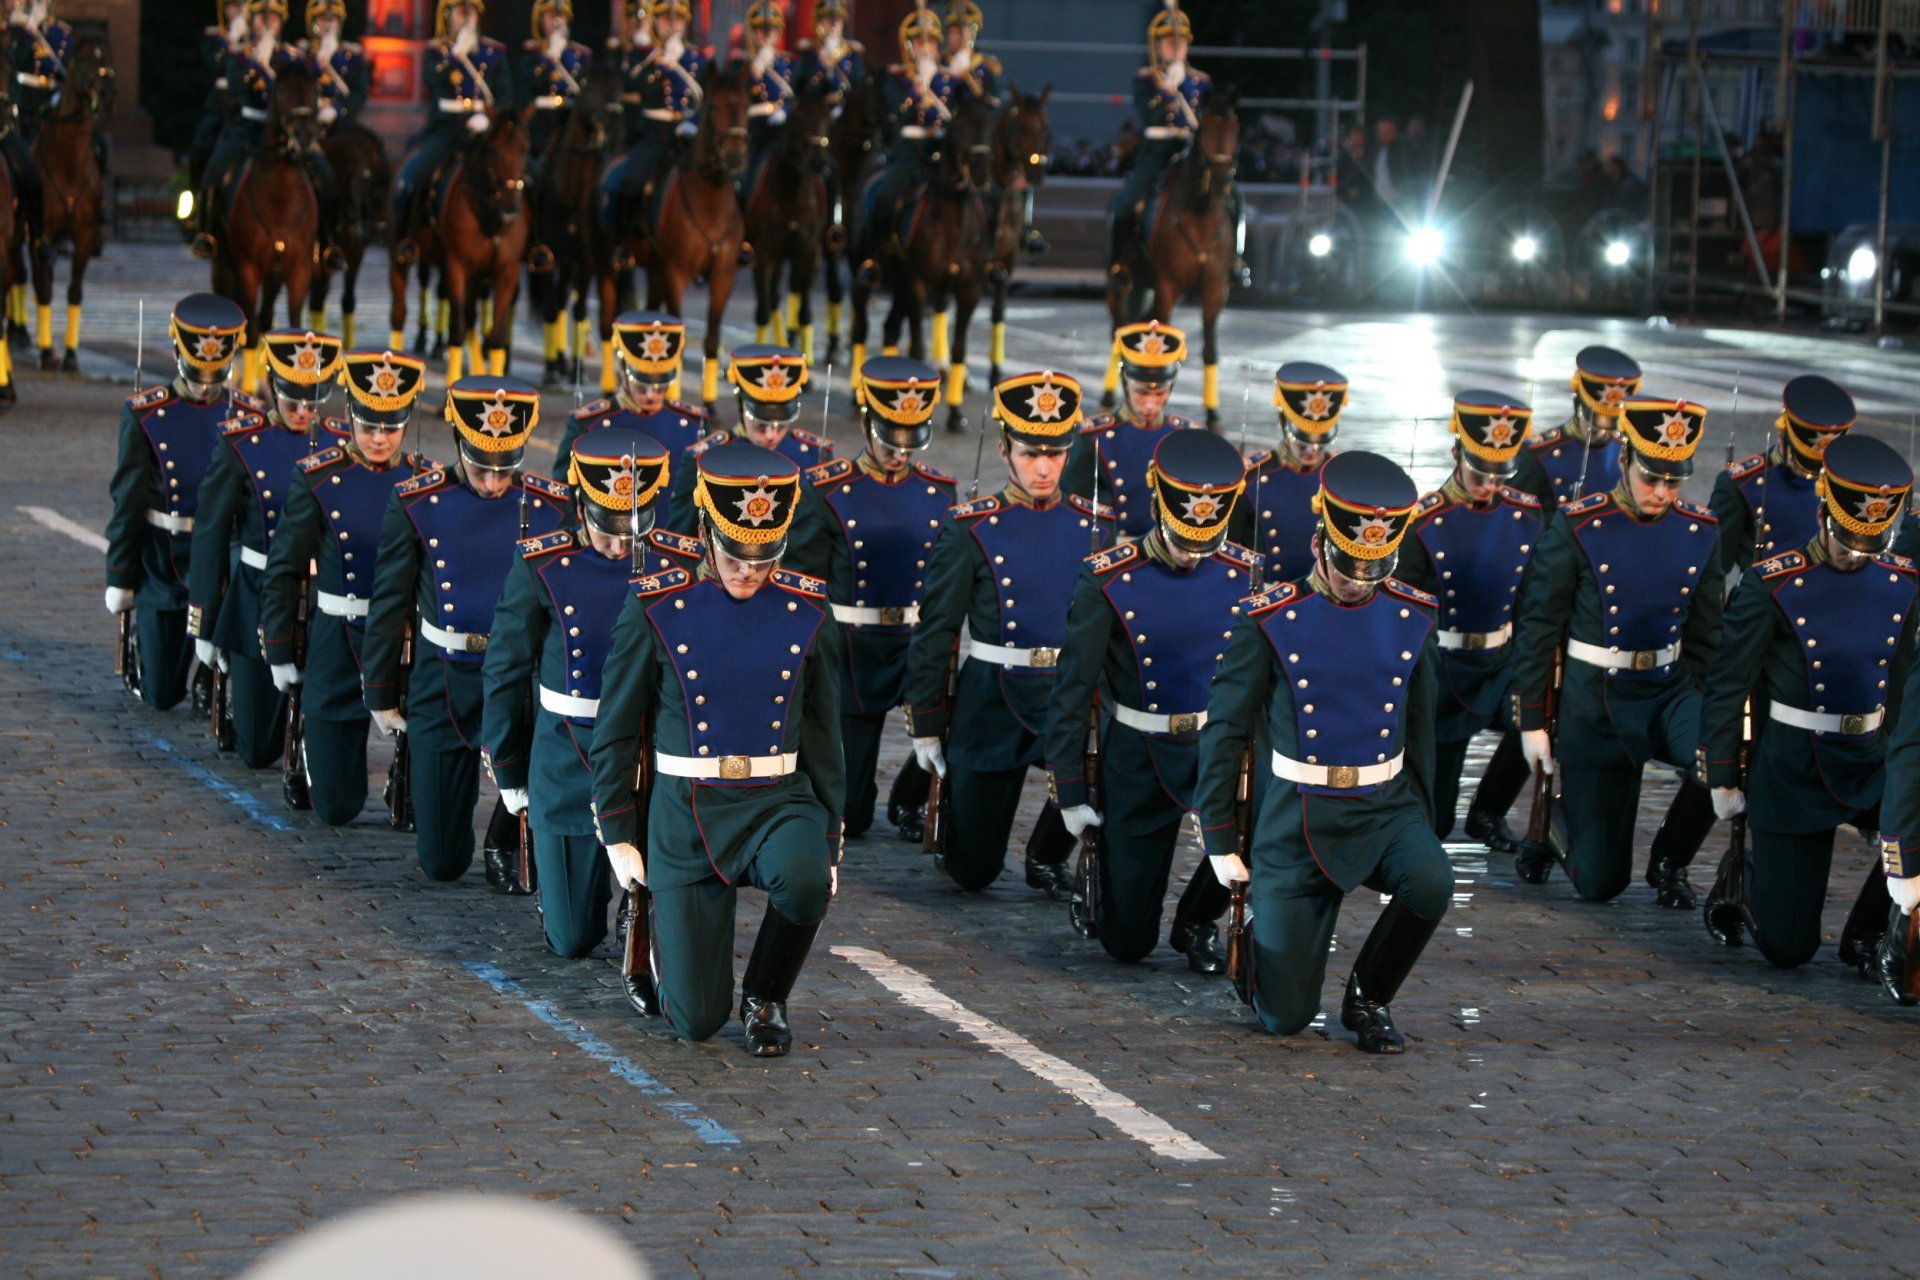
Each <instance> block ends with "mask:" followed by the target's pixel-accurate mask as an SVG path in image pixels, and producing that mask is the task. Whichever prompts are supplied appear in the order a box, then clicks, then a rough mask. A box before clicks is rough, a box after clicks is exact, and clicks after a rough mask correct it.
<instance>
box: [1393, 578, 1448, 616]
mask: <svg viewBox="0 0 1920 1280" xmlns="http://www.w3.org/2000/svg"><path fill="white" fill-rule="evenodd" d="M1386 588H1387V590H1388V591H1391V592H1392V593H1393V594H1394V595H1397V596H1399V597H1400V598H1401V599H1402V600H1411V601H1413V602H1414V603H1415V604H1421V605H1425V606H1426V607H1427V608H1429V609H1438V608H1439V607H1440V597H1439V596H1435V595H1429V594H1428V593H1427V592H1425V591H1422V590H1421V589H1420V588H1418V587H1416V586H1413V585H1411V584H1410V583H1405V582H1402V581H1400V579H1398V578H1388V579H1387V581H1386Z"/></svg>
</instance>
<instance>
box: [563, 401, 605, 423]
mask: <svg viewBox="0 0 1920 1280" xmlns="http://www.w3.org/2000/svg"><path fill="white" fill-rule="evenodd" d="M613 409H614V405H613V401H611V400H594V401H592V402H590V403H588V404H583V405H581V406H580V407H579V408H578V409H575V410H574V411H573V412H572V413H570V414H568V415H567V416H568V417H569V418H572V419H573V420H574V421H575V422H586V421H588V420H589V419H592V418H602V417H605V416H606V415H607V414H609V413H612V412H613Z"/></svg>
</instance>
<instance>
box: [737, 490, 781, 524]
mask: <svg viewBox="0 0 1920 1280" xmlns="http://www.w3.org/2000/svg"><path fill="white" fill-rule="evenodd" d="M734 505H735V506H736V507H738V508H739V511H740V523H741V524H750V525H752V526H754V527H755V528H759V527H760V526H761V525H763V524H765V523H767V521H769V520H771V519H773V516H774V505H775V504H774V497H773V492H772V491H771V490H770V489H768V488H767V482H766V481H765V480H762V481H761V482H760V487H759V488H758V489H754V490H751V491H749V492H747V493H743V494H741V495H740V501H739V502H737V503H735V504H734Z"/></svg>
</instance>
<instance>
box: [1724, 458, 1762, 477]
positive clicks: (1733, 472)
mask: <svg viewBox="0 0 1920 1280" xmlns="http://www.w3.org/2000/svg"><path fill="white" fill-rule="evenodd" d="M1766 469H1767V455H1766V454H1764V453H1750V454H1748V455H1747V456H1746V457H1744V458H1742V459H1740V461H1738V462H1729V463H1728V464H1727V474H1728V475H1730V476H1732V477H1733V478H1734V479H1735V480H1745V479H1746V478H1747V477H1748V476H1750V475H1753V474H1754V473H1755V472H1757V471H1765V470H1766Z"/></svg>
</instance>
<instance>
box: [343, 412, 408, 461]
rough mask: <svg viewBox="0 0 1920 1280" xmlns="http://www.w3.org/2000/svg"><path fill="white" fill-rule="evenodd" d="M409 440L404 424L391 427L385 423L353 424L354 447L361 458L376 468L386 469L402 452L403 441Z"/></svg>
mask: <svg viewBox="0 0 1920 1280" xmlns="http://www.w3.org/2000/svg"><path fill="white" fill-rule="evenodd" d="M406 438H407V428H406V425H405V424H404V423H401V424H399V425H389V424H387V423H384V422H355V423H354V424H353V447H354V448H356V449H358V450H359V451H360V456H361V457H363V458H365V459H366V460H367V461H368V462H369V463H371V464H372V465H374V466H376V467H384V466H386V465H387V464H388V463H389V462H392V461H393V459H394V457H395V456H396V455H397V454H398V453H399V452H400V443H401V441H403V440H405V439H406Z"/></svg>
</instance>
